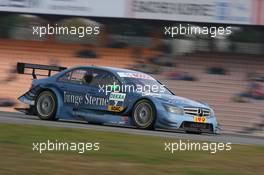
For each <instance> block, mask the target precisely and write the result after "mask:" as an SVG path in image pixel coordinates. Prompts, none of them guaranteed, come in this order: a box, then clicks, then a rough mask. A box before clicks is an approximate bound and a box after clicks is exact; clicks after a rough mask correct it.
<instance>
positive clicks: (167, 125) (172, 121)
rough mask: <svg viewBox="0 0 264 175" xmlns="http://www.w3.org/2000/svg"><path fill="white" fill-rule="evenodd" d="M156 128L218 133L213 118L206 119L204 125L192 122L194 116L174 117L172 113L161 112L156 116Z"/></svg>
mask: <svg viewBox="0 0 264 175" xmlns="http://www.w3.org/2000/svg"><path fill="white" fill-rule="evenodd" d="M155 126H156V128H159V129H171V130H183V131H189V132H199V133H211V134H217V133H219V126H218V123H217V120H216V118H215V117H208V118H206V122H205V123H198V122H194V116H191V115H186V114H185V115H176V114H173V113H168V112H164V111H163V112H162V113H159V114H158V115H157V120H156V125H155Z"/></svg>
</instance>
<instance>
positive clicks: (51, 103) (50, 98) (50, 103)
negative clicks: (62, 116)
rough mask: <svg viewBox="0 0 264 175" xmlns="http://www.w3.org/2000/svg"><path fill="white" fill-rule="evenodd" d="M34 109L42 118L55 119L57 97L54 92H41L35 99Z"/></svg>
mask: <svg viewBox="0 0 264 175" xmlns="http://www.w3.org/2000/svg"><path fill="white" fill-rule="evenodd" d="M35 111H36V113H37V115H38V116H39V118H40V119H42V120H56V118H55V117H56V111H57V98H56V96H55V95H54V93H52V92H51V91H43V92H41V93H40V94H39V95H38V97H37V100H36V104H35Z"/></svg>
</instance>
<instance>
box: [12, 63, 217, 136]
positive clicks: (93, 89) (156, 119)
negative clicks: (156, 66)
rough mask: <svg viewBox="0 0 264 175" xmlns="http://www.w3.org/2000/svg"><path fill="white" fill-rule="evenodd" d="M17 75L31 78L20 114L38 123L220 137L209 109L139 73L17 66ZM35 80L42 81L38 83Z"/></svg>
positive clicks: (23, 96) (108, 68) (115, 70)
mask: <svg viewBox="0 0 264 175" xmlns="http://www.w3.org/2000/svg"><path fill="white" fill-rule="evenodd" d="M38 71H41V72H42V73H37V72H38ZM43 71H47V74H44V73H43ZM17 72H18V73H19V74H30V75H32V76H33V80H32V85H31V88H30V89H29V91H27V92H26V93H25V94H23V95H22V96H20V97H19V98H18V99H19V101H21V102H23V103H25V104H27V105H28V106H29V107H28V108H27V109H25V110H24V112H25V113H26V114H34V115H37V116H39V118H40V119H42V120H58V119H63V120H84V121H87V122H88V123H92V124H103V125H118V126H120V125H121V126H129V127H135V128H140V129H168V130H181V131H185V132H189V133H212V134H216V133H219V126H218V122H217V120H216V117H215V114H214V110H213V109H212V108H211V107H209V106H208V105H207V104H205V103H202V102H198V101H193V100H190V99H187V98H183V97H179V96H176V95H175V94H174V93H173V92H172V91H170V90H169V89H168V88H167V87H166V86H165V85H163V84H162V83H160V82H159V81H158V80H156V79H155V78H153V77H152V76H150V75H148V74H145V73H142V72H139V71H134V70H128V69H121V68H114V67H99V66H77V67H72V68H66V67H59V66H46V65H39V64H28V63H17ZM53 72H56V73H55V74H54V73H53ZM39 76H47V77H45V78H40V79H38V77H39Z"/></svg>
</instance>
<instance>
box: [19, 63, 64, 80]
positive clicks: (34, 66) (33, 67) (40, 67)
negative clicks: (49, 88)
mask: <svg viewBox="0 0 264 175" xmlns="http://www.w3.org/2000/svg"><path fill="white" fill-rule="evenodd" d="M26 69H31V70H32V73H28V72H26ZM65 69H67V68H66V67H60V66H47V65H41V64H29V63H17V73H19V74H25V75H32V77H33V79H37V76H48V77H50V76H51V72H53V71H55V72H60V71H62V70H65ZM36 70H46V71H47V74H42V73H36Z"/></svg>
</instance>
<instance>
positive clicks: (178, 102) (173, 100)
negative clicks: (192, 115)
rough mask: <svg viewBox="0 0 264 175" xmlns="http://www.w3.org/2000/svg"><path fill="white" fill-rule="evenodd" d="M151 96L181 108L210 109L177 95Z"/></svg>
mask: <svg viewBox="0 0 264 175" xmlns="http://www.w3.org/2000/svg"><path fill="white" fill-rule="evenodd" d="M148 95H149V96H152V97H154V98H156V99H159V100H161V101H162V102H164V103H168V104H171V105H174V106H179V107H199V108H207V109H210V107H209V106H208V105H206V104H204V103H201V102H198V101H194V100H190V99H187V98H184V97H179V96H176V95H169V94H148Z"/></svg>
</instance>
